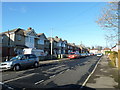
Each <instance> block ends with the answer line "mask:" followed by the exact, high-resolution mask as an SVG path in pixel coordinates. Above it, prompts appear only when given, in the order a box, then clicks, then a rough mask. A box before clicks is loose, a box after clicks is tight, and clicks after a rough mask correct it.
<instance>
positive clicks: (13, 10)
mask: <svg viewBox="0 0 120 90" xmlns="http://www.w3.org/2000/svg"><path fill="white" fill-rule="evenodd" d="M9 10H10V11H12V12H20V13H26V12H27V9H26V8H25V7H20V8H12V7H10V8H9Z"/></svg>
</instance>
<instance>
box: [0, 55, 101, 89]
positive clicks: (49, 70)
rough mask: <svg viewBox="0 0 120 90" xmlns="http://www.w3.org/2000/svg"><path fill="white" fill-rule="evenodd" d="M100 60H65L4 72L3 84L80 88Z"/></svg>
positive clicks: (96, 58)
mask: <svg viewBox="0 0 120 90" xmlns="http://www.w3.org/2000/svg"><path fill="white" fill-rule="evenodd" d="M98 60H99V57H97V56H90V57H86V58H80V59H72V60H64V61H60V62H55V63H51V64H45V65H41V66H40V67H38V68H29V69H24V70H21V71H4V72H3V73H2V76H1V78H2V82H3V83H4V84H6V85H9V86H10V87H12V88H19V89H21V88H22V89H24V90H25V89H26V88H59V87H70V88H71V87H74V86H76V87H79V86H81V85H82V83H83V82H84V81H85V79H86V78H87V76H88V75H89V73H90V72H91V71H92V70H93V68H94V66H95V64H96V63H97V61H98Z"/></svg>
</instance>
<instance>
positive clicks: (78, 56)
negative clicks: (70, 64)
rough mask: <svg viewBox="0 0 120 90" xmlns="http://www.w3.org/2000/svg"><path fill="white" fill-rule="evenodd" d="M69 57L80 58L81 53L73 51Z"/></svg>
mask: <svg viewBox="0 0 120 90" xmlns="http://www.w3.org/2000/svg"><path fill="white" fill-rule="evenodd" d="M68 58H70V59H74V58H80V54H79V53H77V52H71V53H70V54H69V55H68Z"/></svg>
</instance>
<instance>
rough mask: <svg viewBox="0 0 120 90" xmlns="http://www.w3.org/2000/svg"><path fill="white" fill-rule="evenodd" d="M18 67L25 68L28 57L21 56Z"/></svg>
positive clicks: (27, 63)
mask: <svg viewBox="0 0 120 90" xmlns="http://www.w3.org/2000/svg"><path fill="white" fill-rule="evenodd" d="M20 65H21V66H22V67H27V66H28V65H29V62H28V57H27V55H23V56H22V58H21V60H20Z"/></svg>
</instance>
